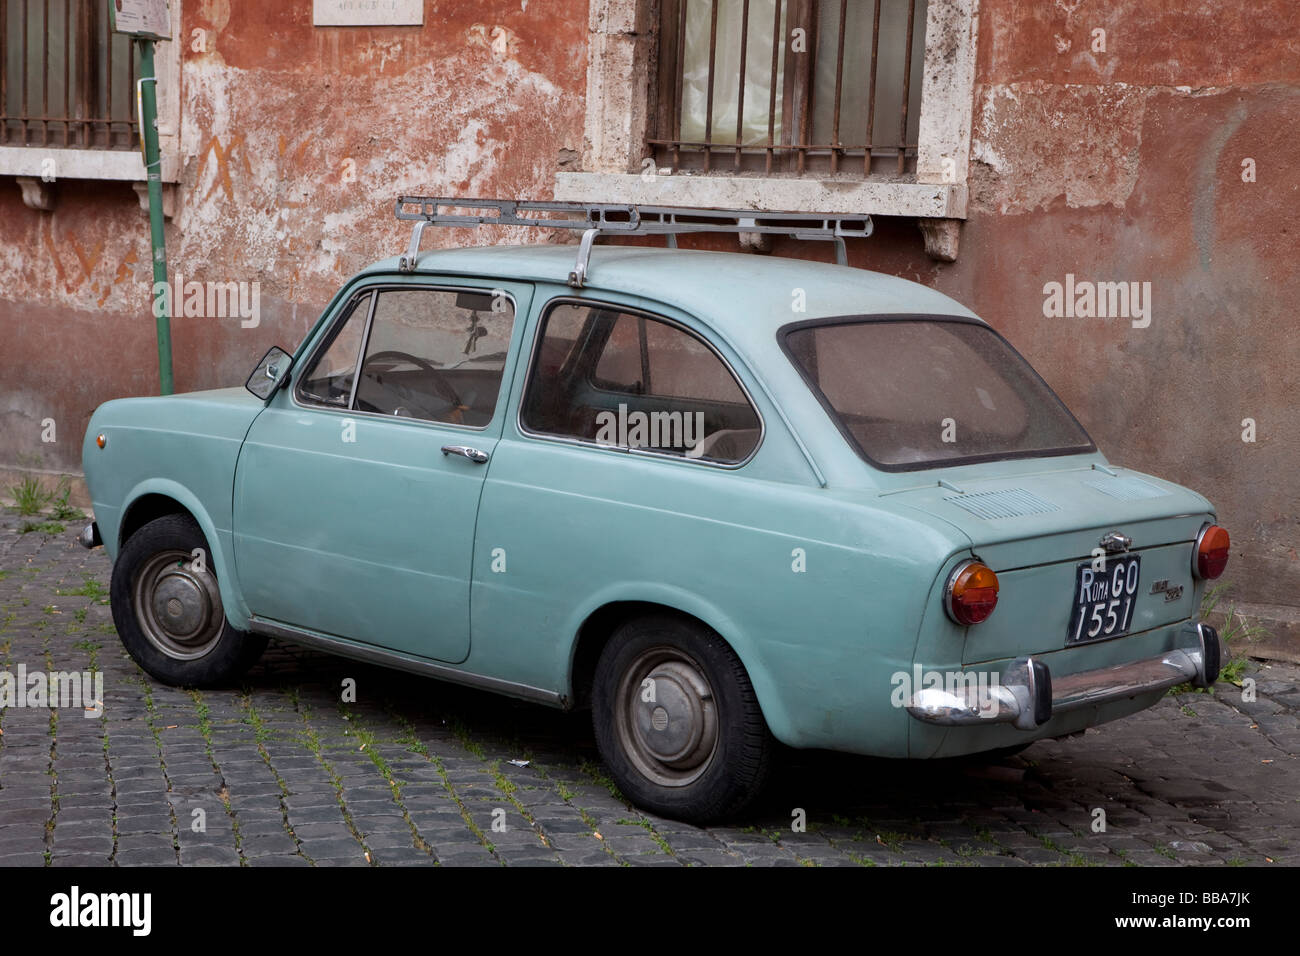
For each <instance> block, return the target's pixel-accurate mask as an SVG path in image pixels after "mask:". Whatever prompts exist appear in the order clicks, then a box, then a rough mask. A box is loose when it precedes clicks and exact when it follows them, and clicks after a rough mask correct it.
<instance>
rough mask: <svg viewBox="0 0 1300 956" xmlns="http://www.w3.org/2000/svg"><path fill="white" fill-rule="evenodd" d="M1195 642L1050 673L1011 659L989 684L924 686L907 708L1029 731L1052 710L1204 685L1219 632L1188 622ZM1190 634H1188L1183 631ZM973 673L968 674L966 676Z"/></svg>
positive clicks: (946, 721)
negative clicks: (1154, 653)
mask: <svg viewBox="0 0 1300 956" xmlns="http://www.w3.org/2000/svg"><path fill="white" fill-rule="evenodd" d="M1187 630H1188V631H1190V632H1194V634H1195V640H1196V642H1197V644H1196V645H1195V646H1190V647H1182V648H1176V649H1174V650H1170V651H1166V652H1165V653H1163V654H1160V655H1158V656H1156V657H1147V658H1143V659H1141V660H1136V661H1130V662H1129V663H1127V664H1119V665H1117V666H1115V667H1103V668H1099V669H1097V670H1091V671H1082V672H1080V673H1078V674H1068V675H1066V676H1063V677H1055V678H1054V677H1053V676H1052V674H1051V671H1050V670H1049V669H1048V667H1047V665H1046V664H1044V663H1043V662H1042V661H1038V660H1035V659H1034V658H1032V657H1022V658H1019V659H1018V660H1016V661H1014V662H1013V663H1012V664H1011V666H1010V667H1009V668H1007V670H1006V672H1005V673H1004V674H1003V675H1002V676H1001V677H1000V678H999V677H998V676H997V675H993V677H994V678H995V680H994V681H993V682H991V683H984V682H982V681H975V680H967V681H966V682H965V683H964V684H963V685H962V686H961V687H946V688H945V687H927V688H924V689H922V690H920V691H917V692H916V693H914V694H913V695H912V698H911V701H910V703H908V705H907V712H908V713H909V714H911V715H912V716H913V717H915V718H917V719H918V720H923V721H925V722H927V723H931V724H938V725H940V726H945V727H954V726H963V725H970V724H981V723H985V722H989V721H992V722H1005V723H1011V724H1013V725H1015V726H1016V727H1019V728H1020V729H1022V730H1033V729H1035V728H1036V727H1040V726H1042V725H1043V724H1045V723H1047V721H1048V720H1050V719H1051V718H1052V717H1053V716H1054V715H1056V714H1062V713H1067V712H1069V711H1071V710H1078V709H1080V708H1083V707H1095V706H1097V705H1098V704H1105V703H1109V702H1111V701H1117V700H1126V699H1129V698H1133V697H1137V696H1138V695H1140V694H1150V693H1155V692H1157V691H1161V690H1166V689H1168V688H1170V687H1176V686H1177V685H1179V684H1183V683H1187V682H1189V681H1190V682H1191V683H1192V684H1193V685H1194V686H1196V687H1208V686H1210V685H1211V684H1213V683H1214V682H1215V681H1216V680H1218V678H1219V662H1220V650H1219V634H1218V632H1217V631H1216V630H1215V629H1214V628H1212V627H1210V626H1209V625H1208V624H1200V623H1197V624H1189V625H1188V628H1187ZM1188 636H1189V637H1191V636H1192V635H1191V634H1188ZM971 676H973V675H971Z"/></svg>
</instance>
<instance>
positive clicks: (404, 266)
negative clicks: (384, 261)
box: [397, 219, 429, 272]
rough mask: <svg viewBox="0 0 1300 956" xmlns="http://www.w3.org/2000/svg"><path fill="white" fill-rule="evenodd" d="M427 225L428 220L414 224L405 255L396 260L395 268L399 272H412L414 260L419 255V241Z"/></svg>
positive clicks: (420, 220)
mask: <svg viewBox="0 0 1300 956" xmlns="http://www.w3.org/2000/svg"><path fill="white" fill-rule="evenodd" d="M427 225H429V220H427V219H419V220H417V221H416V223H415V228H414V229H412V230H411V244H410V246H408V247H407V250H406V255H404V256H402V257H401V258H400V259H398V260H397V268H398V270H399V271H401V272H414V271H415V260H416V259H417V258H419V255H420V240H421V239H422V238H423V237H424V227H425V226H427Z"/></svg>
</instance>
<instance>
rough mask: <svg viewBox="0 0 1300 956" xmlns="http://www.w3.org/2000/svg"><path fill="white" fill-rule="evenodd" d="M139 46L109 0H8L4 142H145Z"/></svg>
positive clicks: (1, 14)
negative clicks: (118, 27)
mask: <svg viewBox="0 0 1300 956" xmlns="http://www.w3.org/2000/svg"><path fill="white" fill-rule="evenodd" d="M134 57H135V51H134V48H133V47H132V44H131V42H130V39H129V38H128V37H126V36H124V35H122V34H117V33H113V32H111V25H110V23H109V16H108V7H107V4H105V3H104V2H103V0H0V58H3V61H2V62H0V146H33V147H60V148H63V147H69V148H85V149H121V150H131V149H136V148H138V146H139V139H138V137H139V123H138V121H137V119H136V103H135V90H134V85H133V82H132V78H133V77H134V76H135V59H134Z"/></svg>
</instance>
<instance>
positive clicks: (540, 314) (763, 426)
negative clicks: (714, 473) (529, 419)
mask: <svg viewBox="0 0 1300 956" xmlns="http://www.w3.org/2000/svg"><path fill="white" fill-rule="evenodd" d="M561 305H580V306H586V307H590V308H605V309H610V310H611V311H617V312H619V313H622V314H625V315H631V316H635V317H637V318H642V319H646V320H648V321H655V322H662V323H664V324H665V325H668V326H670V327H672V328H675V329H678V330H679V331H681V332H684V333H685V334H687V335H689V336H691V337H692V338H694V339H695V340H697V341H698V342H700V343H702V344H703V345H704V347H705V348H707V349H708V350H709V351H710V352H712V353H713V356H714V357H715V358H716V359H717V360H718V361H719V362H720V363H721V364H722V367H723V368H724V369H726V371H727V374H729V375H730V376H731V378H732V381H734V382H735V383H736V385H737V386H738V387H739V388H740V391H741V393H742V394H743V395H744V396H745V401H746V402H748V403H749V407H750V408H751V409H752V410H753V412H754V415H755V416H756V417H757V418H758V441H756V442H755V443H754V447H753V448H752V449H750V452H749V454H748V455H746V456H745V457H744V458H743V459H741V460H740V461H735V462H722V461H710V460H708V459H704V458H687V457H685V456H684V455H674V454H671V453H669V452H663V451H655V450H654V449H649V448H631V447H626V448H625V447H623V446H622V445H603V444H600V443H599V442H595V441H590V440H588V439H585V438H578V437H575V436H572V435H557V434H552V433H548V432H538V431H533V430H532V429H530V428H528V427H527V426H526V425H525V424H524V408H525V406H526V405H527V402H528V392H529V389H530V388H531V387H532V383H533V374H534V373H535V372H536V371H537V363H538V361H539V359H540V356H541V347H542V339H543V337H544V335H545V332H546V324H547V322H548V320H549V319H550V316H551V312H552V311H553V310H554V309H555V308H556V307H558V306H561ZM592 371H593V372H594V371H595V369H594V368H593V369H592ZM588 384H589V385H591V387H592V388H597V389H600V390H601V391H605V392H607V393H608V394H610V395H626V394H627V393H626V392H620V391H613V390H610V389H602V388H601V386H600V385H598V384H597V383H595V382H593V381H590V379H589V380H588ZM674 397H677V398H682V399H685V396H674ZM515 428H516V429H517V430H518V432H519V434H520V435H522V436H524V437H526V438H530V439H533V440H536V441H549V442H557V443H560V444H567V445H577V446H580V447H582V448H591V449H595V450H596V451H601V452H611V453H613V454H616V455H635V456H637V457H643V458H650V459H655V460H659V461H675V462H682V463H686V464H692V465H704V466H707V467H710V468H720V469H723V470H724V471H736V470H737V469H740V468H743V467H745V466H746V465H748V464H749V463H750V462H751V461H753V460H754V458H755V456H756V455H757V454H758V452H759V450H760V449H761V448H762V447H763V443H764V441H765V440H766V438H767V420H766V419H765V418H764V417H763V411H762V409H760V408H759V407H758V402H756V401H755V400H754V394H753V392H751V391H750V389H749V386H748V385H746V384H745V380H744V378H743V377H742V376H741V375H740V374H738V373H737V371H736V367H735V366H734V365H733V364H732V363H731V362H730V361H728V359H727V357H726V356H725V355H723V354H722V352H721V350H719V349H718V347H717V346H716V345H714V343H713V342H711V341H710V340H709V339H708V337H707V336H706V335H704V333H702V332H701V331H700V330H698V329H695V328H692V327H691V326H690V325H688V324H687V323H686V322H682V321H679V320H677V319H673V318H670V317H668V316H666V315H664V314H662V313H659V312H654V311H652V310H650V309H645V308H641V307H639V306H634V305H628V304H626V303H623V302H619V301H617V300H613V299H594V298H587V297H585V296H573V295H558V296H554V297H552V298H550V299H548V300H546V302H545V303H543V304H542V306H541V308H540V309H538V310H537V324H536V327H535V328H534V330H533V341H532V345H531V347H530V349H529V353H528V364H527V365H526V366H525V370H524V377H523V381H522V382H521V384H520V389H519V401H518V403H517V405H516V407H515Z"/></svg>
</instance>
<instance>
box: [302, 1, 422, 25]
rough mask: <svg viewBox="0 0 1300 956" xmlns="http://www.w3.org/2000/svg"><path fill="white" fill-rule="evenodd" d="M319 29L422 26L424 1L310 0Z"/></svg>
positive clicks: (312, 18)
mask: <svg viewBox="0 0 1300 956" xmlns="http://www.w3.org/2000/svg"><path fill="white" fill-rule="evenodd" d="M311 22H312V23H313V24H314V25H315V26H318V27H407V26H414V27H420V26H424V0H312V2H311Z"/></svg>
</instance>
